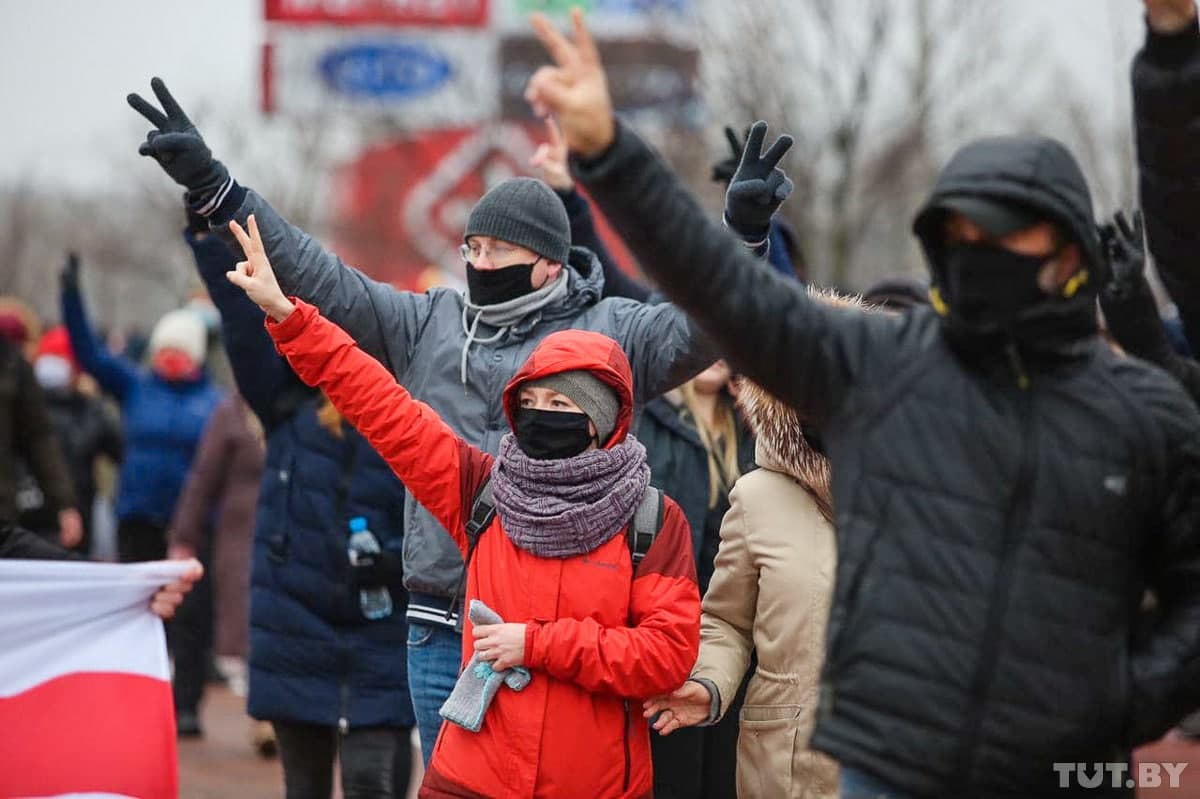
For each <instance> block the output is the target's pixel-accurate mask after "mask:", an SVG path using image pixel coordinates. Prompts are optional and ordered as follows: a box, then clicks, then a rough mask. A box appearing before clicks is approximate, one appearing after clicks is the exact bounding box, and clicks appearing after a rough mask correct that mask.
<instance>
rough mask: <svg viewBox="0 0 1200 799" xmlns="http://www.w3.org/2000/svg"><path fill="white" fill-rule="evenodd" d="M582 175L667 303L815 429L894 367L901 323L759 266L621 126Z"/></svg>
mask: <svg viewBox="0 0 1200 799" xmlns="http://www.w3.org/2000/svg"><path fill="white" fill-rule="evenodd" d="M572 172H573V173H574V174H575V175H576V177H577V178H578V179H579V180H580V181H581V182H582V183H583V184H584V185H585V186H586V187H587V189H588V192H589V194H591V196H592V199H593V200H594V201H595V203H596V204H597V205H598V206H599V207H600V209H601V210H602V211H604V214H605V215H606V216H607V217H608V219H609V221H610V222H611V223H612V224H613V226H614V227H615V228H616V231H617V233H618V234H619V235H620V236H621V238H622V240H624V242H625V243H626V244H627V245H629V247H630V248H631V249H632V250H633V253H634V255H635V256H636V257H637V258H638V261H639V262H640V263H641V264H642V265H643V267H644V268H645V269H646V271H647V272H648V273H649V275H650V276H651V277H652V278H654V280H655V281H656V282H657V283H658V285H659V286H660V287H661V288H662V290H663V291H664V292H666V294H667V296H668V297H669V298H670V299H671V300H672V301H673V302H675V303H676V304H677V305H679V306H680V307H682V308H683V309H684V310H685V311H687V312H688V314H690V315H691V316H692V318H693V319H695V320H696V321H697V322H699V324H700V326H701V327H702V328H703V329H704V331H705V332H706V333H707V334H709V336H711V337H712V339H713V340H714V342H715V343H716V345H717V347H718V349H719V350H720V351H721V352H722V353H724V354H725V355H727V356H728V357H729V358H730V360H731V361H732V362H733V364H734V367H735V368H736V369H737V371H739V372H741V373H743V374H745V375H747V376H748V377H750V379H752V380H754V381H755V382H756V383H758V384H759V385H761V386H763V388H765V389H766V390H767V391H769V392H770V393H772V394H774V395H775V396H777V397H779V398H780V399H781V400H783V401H784V402H787V403H788V404H790V405H792V406H793V407H795V408H797V409H798V410H799V411H800V412H801V413H802V414H804V415H805V416H807V417H808V418H810V419H813V420H814V421H818V422H819V421H820V420H821V419H823V418H826V417H827V416H829V415H832V414H834V413H836V412H837V410H838V409H839V408H840V407H841V405H842V403H843V402H844V401H845V399H846V394H847V392H848V390H850V389H851V388H852V387H853V386H854V384H855V383H856V382H858V381H860V380H863V378H864V377H866V376H867V373H868V372H875V371H877V370H879V369H881V368H883V367H886V365H887V364H889V363H892V362H893V359H894V356H895V353H896V350H897V347H898V346H899V345H898V342H897V335H898V332H899V330H900V327H901V324H902V323H901V322H900V320H899V318H897V317H890V316H887V315H884V314H868V313H864V312H862V311H861V310H858V309H848V308H835V307H831V306H828V305H824V304H821V303H818V302H817V301H815V300H813V299H811V298H810V297H809V295H808V292H807V289H806V288H805V287H803V286H801V285H800V284H799V283H797V282H796V281H795V280H788V279H786V278H784V277H782V276H780V275H778V274H776V273H775V272H774V270H772V269H771V267H770V266H768V265H767V264H765V263H764V262H762V261H761V260H760V259H759V258H756V257H755V256H754V254H753V253H752V252H750V251H748V250H747V249H746V247H745V245H744V244H742V242H741V241H739V240H738V239H737V238H735V237H734V236H733V235H732V234H730V233H729V232H727V231H726V230H724V228H722V226H721V225H720V224H719V223H717V222H714V221H712V220H710V219H709V218H708V214H707V213H705V211H704V209H703V208H702V207H701V206H700V204H699V203H698V202H697V201H696V200H695V198H694V197H692V196H691V194H689V193H688V191H687V189H685V188H684V186H683V184H682V183H681V182H680V180H679V178H678V177H676V176H675V175H674V174H673V173H672V172H671V171H670V170H669V169H668V168H667V166H666V165H665V164H664V163H663V162H662V160H661V159H660V158H659V157H658V156H657V155H656V154H655V153H654V152H653V151H652V150H651V149H650V148H649V147H647V146H646V144H645V143H643V142H642V141H641V139H639V138H638V137H637V135H636V134H634V133H633V132H632V131H631V130H629V129H628V128H627V127H625V126H624V125H623V124H620V123H618V126H617V137H616V140H615V141H614V142H613V144H612V146H611V147H610V148H609V149H608V150H607V151H606V152H605V153H603V154H601V155H600V156H599V157H597V158H595V159H593V160H589V161H583V160H579V159H575V160H574V163H573V164H572Z"/></svg>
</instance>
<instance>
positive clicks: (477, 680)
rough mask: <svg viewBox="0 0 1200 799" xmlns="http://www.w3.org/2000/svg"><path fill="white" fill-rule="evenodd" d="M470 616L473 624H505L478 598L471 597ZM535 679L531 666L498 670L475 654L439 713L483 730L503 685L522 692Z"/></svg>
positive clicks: (469, 726)
mask: <svg viewBox="0 0 1200 799" xmlns="http://www.w3.org/2000/svg"><path fill="white" fill-rule="evenodd" d="M467 615H468V617H469V618H470V619H471V624H473V625H476V626H479V625H486V624H503V623H504V619H502V618H500V616H499V614H497V613H496V611H494V610H492V609H491V608H489V607H488V606H487V605H485V604H483V603H482V602H480V601H479V600H478V599H472V600H471V608H470V610H469V611H468V613H467ZM531 678H532V675H531V674H530V673H529V670H528V669H524V668H521V667H520V666H518V667H516V668H512V669H505V670H504V671H496V670H495V669H493V668H492V665H491V664H490V663H487V662H486V661H483V660H480V659H479V655H478V654H476V655H472V656H471V659H470V661H468V662H467V667H466V668H465V669H463V671H462V674H460V675H458V682H456V683H455V684H454V690H453V691H451V692H450V696H449V698H447V699H446V702H445V704H443V705H442V707H441V710H439V711H438V712H439V714H441V717H442V718H444V719H445V720H446V721H448V722H450V723H451V724H457V725H458V726H460V727H462V728H463V729H466V730H470V731H471V732H479V729H480V728H481V727H482V726H483V717H484V716H485V715H486V714H487V709H488V707H490V706H491V704H492V699H493V698H494V697H495V696H496V692H497V691H499V690H500V684H501V683H503V684H505V685H507V686H508V687H509V688H511V689H513V690H514V691H520V690H521V689H522V688H524V687H525V686H526V685H529V681H530V679H531Z"/></svg>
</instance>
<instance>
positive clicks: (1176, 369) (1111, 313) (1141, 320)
mask: <svg viewBox="0 0 1200 799" xmlns="http://www.w3.org/2000/svg"><path fill="white" fill-rule="evenodd" d="M1100 307H1101V308H1103V309H1104V318H1105V319H1106V320H1108V328H1109V330H1110V331H1111V332H1112V334H1113V337H1114V338H1115V339H1116V340H1117V343H1118V344H1120V345H1121V346H1122V347H1123V348H1124V349H1125V351H1126V352H1128V353H1129V354H1130V355H1133V356H1135V357H1138V358H1141V359H1142V360H1144V361H1149V362H1150V363H1152V364H1154V365H1155V366H1159V367H1161V368H1162V369H1165V370H1166V371H1167V372H1168V373H1170V374H1171V376H1172V377H1174V378H1175V379H1176V380H1178V381H1179V382H1180V383H1182V384H1183V387H1184V389H1185V390H1186V391H1187V393H1188V395H1189V396H1190V397H1191V398H1192V400H1193V401H1194V402H1196V403H1197V405H1200V363H1197V362H1196V361H1195V360H1193V359H1192V358H1185V357H1183V356H1182V355H1179V354H1178V353H1176V352H1175V350H1173V349H1172V348H1171V342H1170V341H1169V340H1168V339H1167V331H1166V330H1165V329H1164V328H1163V324H1162V320H1161V319H1160V318H1159V316H1158V305H1157V304H1156V303H1155V301H1154V295H1153V294H1152V293H1151V291H1150V284H1149V283H1148V282H1147V281H1146V278H1145V277H1144V276H1143V277H1141V278H1139V279H1138V280H1137V281H1136V282H1135V283H1134V284H1133V285H1131V286H1129V287H1128V288H1126V289H1125V290H1123V291H1119V292H1118V291H1109V290H1105V291H1102V292H1101V293H1100Z"/></svg>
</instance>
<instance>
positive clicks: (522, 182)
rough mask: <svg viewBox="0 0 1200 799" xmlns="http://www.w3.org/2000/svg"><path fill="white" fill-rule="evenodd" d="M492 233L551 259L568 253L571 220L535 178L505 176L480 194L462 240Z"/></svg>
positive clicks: (559, 260) (560, 260)
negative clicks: (484, 192)
mask: <svg viewBox="0 0 1200 799" xmlns="http://www.w3.org/2000/svg"><path fill="white" fill-rule="evenodd" d="M471 236H491V237H492V238H495V239H500V240H501V241H508V242H512V243H513V244H519V245H521V246H522V247H528V248H529V249H531V250H533V251H534V252H536V253H537V254H538V255H540V256H542V257H543V258H546V259H548V260H549V261H550V262H551V263H559V264H565V263H566V262H567V259H568V258H569V257H570V254H571V220H569V219H568V218H567V209H566V208H564V207H563V204H562V200H560V199H558V195H557V194H555V193H554V189H552V188H550V187H549V186H548V185H546V184H545V183H543V182H542V181H540V180H535V179H534V178H508V179H507V180H503V181H501V182H499V183H497V184H496V185H495V186H493V187H492V188H491V189H490V190H489V191H488V193H487V194H485V195H483V196H482V197H480V198H479V202H477V203H475V207H474V208H472V209H471V216H470V217H469V218H468V219H467V232H466V233H464V234H463V241H466V240H467V239H469V238H470V237H471Z"/></svg>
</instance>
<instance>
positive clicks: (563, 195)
mask: <svg viewBox="0 0 1200 799" xmlns="http://www.w3.org/2000/svg"><path fill="white" fill-rule="evenodd" d="M558 197H559V199H560V200H562V204H563V207H564V208H566V209H567V218H568V219H570V220H571V244H572V245H574V246H576V247H584V248H586V249H589V250H591V251H592V253H593V254H594V255H595V256H596V260H598V261H599V262H600V266H601V268H602V269H603V270H604V296H605V297H625V298H627V299H631V300H637V301H638V302H648V301H649V300H650V293H651V292H650V288H649V287H648V286H645V285H643V284H641V283H639V282H638V281H636V280H634V279H633V278H631V277H630V276H629V275H627V274H625V273H624V272H623V271H621V267H619V266H617V261H616V259H615V258H613V256H612V253H611V252H609V250H608V247H607V246H606V245H605V244H604V241H603V240H602V239H601V238H600V234H599V233H597V232H596V221H595V219H594V218H593V217H592V208H591V206H590V205H588V201H587V199H586V198H585V197H584V196H583V195H582V194H580V193H579V192H578V191H576V190H575V189H572V190H571V191H569V192H561V191H560V192H558Z"/></svg>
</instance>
